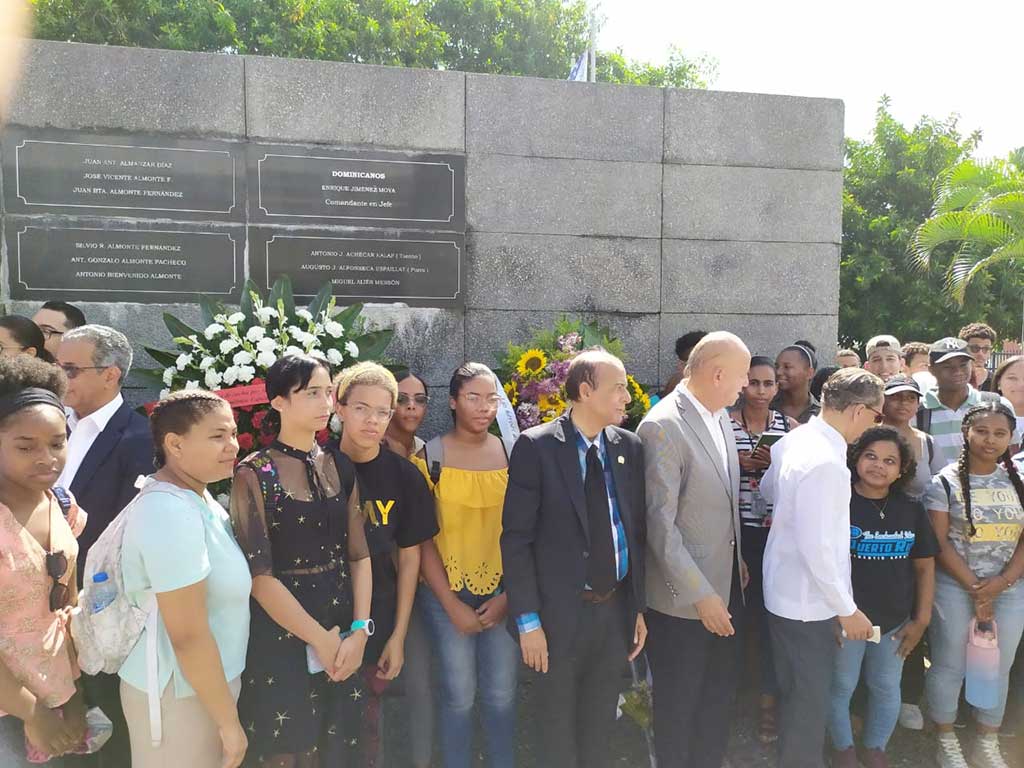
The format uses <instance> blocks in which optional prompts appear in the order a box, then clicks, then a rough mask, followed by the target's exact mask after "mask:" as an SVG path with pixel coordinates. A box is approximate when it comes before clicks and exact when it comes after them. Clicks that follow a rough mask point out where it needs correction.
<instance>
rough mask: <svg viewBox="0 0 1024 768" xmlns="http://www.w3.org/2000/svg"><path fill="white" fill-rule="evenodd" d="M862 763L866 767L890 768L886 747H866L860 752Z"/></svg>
mask: <svg viewBox="0 0 1024 768" xmlns="http://www.w3.org/2000/svg"><path fill="white" fill-rule="evenodd" d="M860 764H861V765H863V766H864V768H889V760H888V758H887V757H886V756H885V750H884V749H865V750H863V751H861V753H860Z"/></svg>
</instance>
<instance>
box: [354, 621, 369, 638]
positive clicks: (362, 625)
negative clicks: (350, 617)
mask: <svg viewBox="0 0 1024 768" xmlns="http://www.w3.org/2000/svg"><path fill="white" fill-rule="evenodd" d="M360 629H362V630H365V631H366V636H367V637H372V636H373V629H374V628H373V619H359V620H358V621H353V622H352V626H351V627H349V630H350V631H352V632H358V631H359V630H360Z"/></svg>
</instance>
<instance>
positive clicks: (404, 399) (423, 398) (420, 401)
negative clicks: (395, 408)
mask: <svg viewBox="0 0 1024 768" xmlns="http://www.w3.org/2000/svg"><path fill="white" fill-rule="evenodd" d="M428 402H430V398H429V397H428V396H427V395H411V396H410V395H407V394H405V393H404V392H399V393H398V404H399V405H408V404H409V403H416V405H420V406H423V405H426V404H427V403H428Z"/></svg>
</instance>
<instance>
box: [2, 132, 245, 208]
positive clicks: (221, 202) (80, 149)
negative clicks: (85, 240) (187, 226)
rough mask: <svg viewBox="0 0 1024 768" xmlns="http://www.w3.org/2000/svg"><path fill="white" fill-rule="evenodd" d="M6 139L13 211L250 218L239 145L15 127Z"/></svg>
mask: <svg viewBox="0 0 1024 768" xmlns="http://www.w3.org/2000/svg"><path fill="white" fill-rule="evenodd" d="M3 145H4V146H3V157H4V191H5V195H6V209H7V213H28V214H35V213H39V214H50V213H61V214H69V215H85V214H93V215H100V216H132V217H141V218H160V219H176V220H182V219H184V220H188V221H238V222H241V221H244V220H245V199H244V185H245V173H244V170H245V167H244V166H245V160H244V153H243V149H242V146H241V145H239V144H231V143H228V142H214V141H191V140H187V139H176V138H166V137H156V136H100V135H94V134H85V133H72V132H68V131H41V130H19V129H13V128H9V129H6V130H5V131H4V134H3Z"/></svg>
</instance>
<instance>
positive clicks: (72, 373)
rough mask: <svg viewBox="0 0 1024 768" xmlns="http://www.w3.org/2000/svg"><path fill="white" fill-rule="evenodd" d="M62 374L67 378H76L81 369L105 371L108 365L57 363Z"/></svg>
mask: <svg viewBox="0 0 1024 768" xmlns="http://www.w3.org/2000/svg"><path fill="white" fill-rule="evenodd" d="M58 365H59V366H60V368H61V370H62V371H64V375H65V376H67V377H68V378H69V379H77V378H78V377H79V376H80V375H81V373H82V372H83V371H105V370H106V369H107V368H110V366H109V365H71V364H70V363H58Z"/></svg>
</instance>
